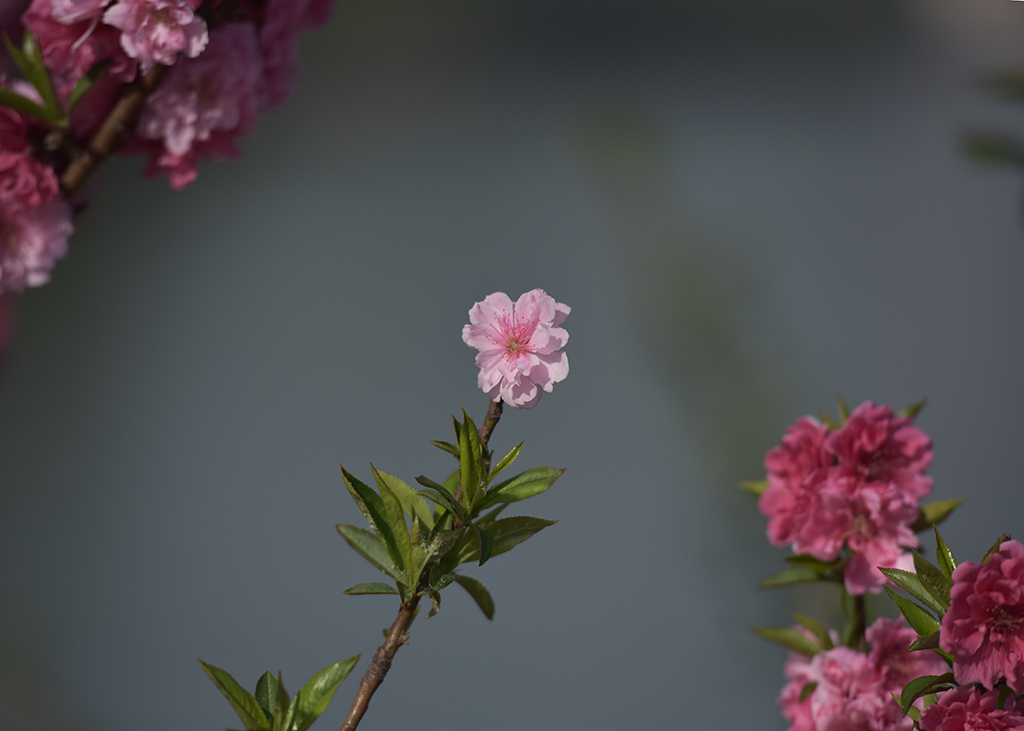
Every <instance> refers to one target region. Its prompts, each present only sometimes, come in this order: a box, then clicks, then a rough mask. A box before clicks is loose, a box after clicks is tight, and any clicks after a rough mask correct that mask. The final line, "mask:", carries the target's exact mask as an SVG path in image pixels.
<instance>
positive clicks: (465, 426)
mask: <svg viewBox="0 0 1024 731" xmlns="http://www.w3.org/2000/svg"><path fill="white" fill-rule="evenodd" d="M462 416H463V423H462V429H461V431H460V433H459V477H460V478H461V480H462V494H463V500H462V504H463V505H465V506H466V509H467V510H472V508H473V505H474V503H475V502H476V496H477V493H478V492H479V490H480V478H481V476H480V436H479V435H478V434H477V431H476V424H474V423H473V420H472V419H471V418H469V415H468V414H467V413H466V412H465V411H463V412H462Z"/></svg>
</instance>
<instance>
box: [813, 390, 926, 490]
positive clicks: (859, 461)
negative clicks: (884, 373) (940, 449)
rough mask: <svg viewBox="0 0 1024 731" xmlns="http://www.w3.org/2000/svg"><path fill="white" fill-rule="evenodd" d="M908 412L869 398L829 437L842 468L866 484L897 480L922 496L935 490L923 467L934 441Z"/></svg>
mask: <svg viewBox="0 0 1024 731" xmlns="http://www.w3.org/2000/svg"><path fill="white" fill-rule="evenodd" d="M912 423H913V420H912V419H911V418H910V417H906V416H902V417H900V416H894V415H893V413H892V409H891V408H889V407H888V406H875V405H874V404H873V403H871V402H870V401H867V402H865V403H863V404H861V405H860V406H858V407H857V408H856V409H854V411H853V413H851V414H850V418H849V419H847V420H846V423H845V424H843V426H842V427H841V428H839V429H836V430H835V431H834V432H833V433H832V434H830V435H829V438H828V447H829V450H830V451H831V452H832V453H833V454H834V455H836V458H837V459H838V462H839V467H840V470H841V471H842V472H843V473H845V474H848V475H852V476H855V477H856V478H857V480H858V481H859V482H861V483H863V484H894V485H896V487H897V488H898V489H899V490H900V492H902V493H904V494H906V495H908V496H910V497H912V498H914V499H915V500H919V499H920V498H923V497H924V496H926V495H927V494H928V493H930V492H931V491H932V478H930V477H928V476H927V475H925V474H924V470H925V469H926V468H927V467H928V465H929V464H931V461H932V442H931V440H930V439H929V438H928V437H927V436H926V435H925V433H924V432H923V431H921V430H920V429H917V428H915V427H914V426H912Z"/></svg>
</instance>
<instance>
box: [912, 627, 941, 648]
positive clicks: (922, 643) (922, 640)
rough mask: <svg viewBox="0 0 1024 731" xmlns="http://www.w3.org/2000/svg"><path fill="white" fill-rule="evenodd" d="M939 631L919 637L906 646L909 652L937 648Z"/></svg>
mask: <svg viewBox="0 0 1024 731" xmlns="http://www.w3.org/2000/svg"><path fill="white" fill-rule="evenodd" d="M939 634H940V633H939V631H938V630H936V631H935V632H932V633H931V634H930V635H921V636H920V637H918V638H917V639H916V640H914V641H913V642H911V643H910V645H909V646H907V649H908V650H910V651H914V650H935V649H937V648H938V646H939Z"/></svg>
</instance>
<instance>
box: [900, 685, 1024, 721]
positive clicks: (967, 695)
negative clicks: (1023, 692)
mask: <svg viewBox="0 0 1024 731" xmlns="http://www.w3.org/2000/svg"><path fill="white" fill-rule="evenodd" d="M920 725H921V731H1024V702H1017V703H1014V702H1013V699H1012V698H1007V699H1006V701H1005V703H1004V704H1003V707H1002V708H999V691H995V690H990V691H988V692H983V691H982V690H981V689H979V688H978V687H977V686H962V687H960V688H953V689H951V690H947V691H946V692H945V693H942V694H941V695H940V696H939V700H938V702H937V703H935V704H934V705H932V706H929V707H928V708H926V709H925V710H924V712H923V713H922V714H921V723H920Z"/></svg>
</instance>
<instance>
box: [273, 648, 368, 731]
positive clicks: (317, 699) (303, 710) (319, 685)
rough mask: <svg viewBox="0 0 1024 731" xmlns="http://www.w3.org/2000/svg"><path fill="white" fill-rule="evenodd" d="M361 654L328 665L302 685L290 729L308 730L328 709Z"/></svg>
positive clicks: (293, 730) (296, 730)
mask: <svg viewBox="0 0 1024 731" xmlns="http://www.w3.org/2000/svg"><path fill="white" fill-rule="evenodd" d="M359 657H360V656H359V655H356V656H355V657H350V658H348V659H347V660H339V661H338V662H336V663H334V664H332V665H328V666H327V667H325V668H324V669H323V670H321V671H320V672H319V673H317V674H316V675H314V676H313V677H312V678H310V679H309V682H308V683H306V684H305V685H304V686H302V690H300V691H299V695H298V701H299V703H298V708H297V709H296V711H295V719H294V720H293V721H292V724H291V728H290V729H288V731H306V729H307V728H309V726H310V724H312V723H313V721H315V720H316V719H317V718H318V717H319V716H320V714H321V713H323V712H324V711H326V710H327V707H328V706H329V705H330V704H331V699H332V698H333V697H334V692H335V691H336V690H338V686H339V685H341V681H343V680H344V679H345V678H346V677H347V676H348V674H349V673H350V672H351V671H352V668H354V667H355V666H356V663H357V662H359Z"/></svg>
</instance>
